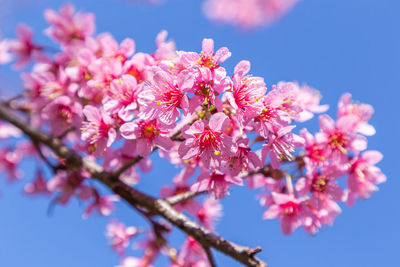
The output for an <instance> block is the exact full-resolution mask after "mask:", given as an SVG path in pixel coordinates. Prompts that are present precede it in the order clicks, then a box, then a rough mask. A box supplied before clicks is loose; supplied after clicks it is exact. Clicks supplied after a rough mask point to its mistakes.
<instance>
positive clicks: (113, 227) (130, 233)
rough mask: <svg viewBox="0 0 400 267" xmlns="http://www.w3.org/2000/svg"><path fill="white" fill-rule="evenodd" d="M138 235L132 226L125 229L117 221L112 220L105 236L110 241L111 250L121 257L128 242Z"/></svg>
mask: <svg viewBox="0 0 400 267" xmlns="http://www.w3.org/2000/svg"><path fill="white" fill-rule="evenodd" d="M137 234H138V230H137V229H136V228H135V227H134V226H130V227H125V225H124V224H123V223H121V222H119V221H116V220H112V221H111V222H110V223H109V224H108V225H107V231H106V236H107V237H108V239H109V240H110V245H111V246H112V248H113V249H114V250H115V251H116V252H117V253H118V254H119V255H120V256H122V255H123V254H124V252H125V249H126V248H127V247H128V245H129V241H130V240H131V239H132V238H133V237H134V236H136V235H137Z"/></svg>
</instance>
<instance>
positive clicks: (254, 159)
mask: <svg viewBox="0 0 400 267" xmlns="http://www.w3.org/2000/svg"><path fill="white" fill-rule="evenodd" d="M236 143H237V145H238V150H237V152H236V155H235V156H234V157H230V158H229V159H228V162H227V164H228V170H229V173H230V174H231V175H233V176H236V175H238V174H239V173H240V172H242V171H249V170H254V169H258V168H261V167H262V165H263V164H262V162H261V159H260V157H259V156H258V155H257V154H256V153H254V152H252V151H251V149H250V147H249V145H248V143H249V139H247V138H246V139H240V140H238V141H237V142H236Z"/></svg>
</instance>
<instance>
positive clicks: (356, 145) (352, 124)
mask: <svg viewBox="0 0 400 267" xmlns="http://www.w3.org/2000/svg"><path fill="white" fill-rule="evenodd" d="M319 123H320V128H321V131H322V132H321V133H318V134H320V135H321V136H320V137H319V138H321V139H320V140H322V139H324V140H325V141H324V142H325V144H326V148H327V149H328V151H330V153H331V157H335V158H338V159H341V161H342V162H345V161H346V160H347V153H348V151H350V152H354V153H357V152H359V151H362V150H365V149H366V147H367V140H366V138H365V137H364V136H361V135H358V134H355V133H354V131H355V129H356V126H357V118H356V117H355V116H345V117H341V118H339V119H338V120H337V121H336V122H335V121H334V120H333V119H332V118H331V117H329V116H328V115H321V116H320V117H319Z"/></svg>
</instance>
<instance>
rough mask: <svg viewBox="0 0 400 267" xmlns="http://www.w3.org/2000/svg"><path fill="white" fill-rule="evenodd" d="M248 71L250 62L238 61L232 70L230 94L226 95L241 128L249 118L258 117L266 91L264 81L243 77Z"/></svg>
mask: <svg viewBox="0 0 400 267" xmlns="http://www.w3.org/2000/svg"><path fill="white" fill-rule="evenodd" d="M249 71H250V62H248V61H240V62H239V63H238V64H237V65H236V67H235V70H234V75H233V78H232V81H233V84H232V92H229V93H227V94H226V96H227V98H228V100H229V103H230V104H231V105H232V107H233V108H234V109H235V111H236V114H235V115H236V117H237V120H238V121H239V123H240V125H241V127H243V125H244V122H245V121H248V120H249V118H252V117H255V116H256V115H258V114H259V113H260V112H261V111H262V110H263V108H264V105H263V101H262V100H263V97H264V95H265V93H266V91H267V88H266V87H265V83H264V79H262V78H260V77H253V76H249V75H247V76H245V75H246V74H247V73H248V72H249Z"/></svg>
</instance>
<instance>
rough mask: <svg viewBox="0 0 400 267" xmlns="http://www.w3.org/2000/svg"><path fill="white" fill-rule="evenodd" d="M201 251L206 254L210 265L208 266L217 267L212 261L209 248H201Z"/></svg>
mask: <svg viewBox="0 0 400 267" xmlns="http://www.w3.org/2000/svg"><path fill="white" fill-rule="evenodd" d="M203 249H204V251H205V252H206V254H207V259H208V262H209V263H210V266H211V267H217V264H216V263H215V260H214V257H213V255H212V252H211V249H210V247H205V246H203Z"/></svg>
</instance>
